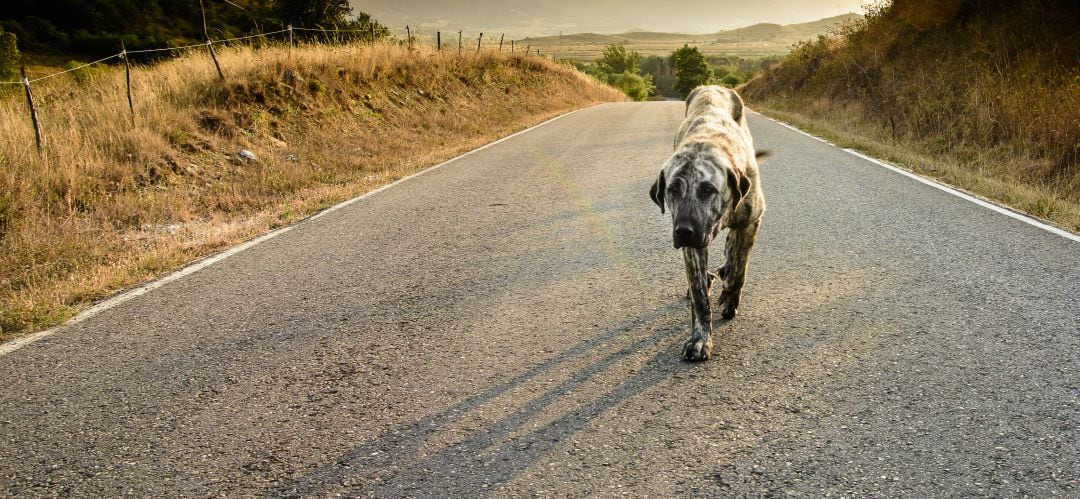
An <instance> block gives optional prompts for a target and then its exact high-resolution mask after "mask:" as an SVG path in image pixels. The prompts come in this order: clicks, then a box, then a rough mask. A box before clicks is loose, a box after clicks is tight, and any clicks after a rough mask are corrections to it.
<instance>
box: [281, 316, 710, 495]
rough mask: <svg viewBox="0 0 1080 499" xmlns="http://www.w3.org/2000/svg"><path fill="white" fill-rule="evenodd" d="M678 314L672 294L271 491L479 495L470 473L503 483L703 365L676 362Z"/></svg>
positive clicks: (681, 319) (682, 327) (680, 333)
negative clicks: (556, 413)
mask: <svg viewBox="0 0 1080 499" xmlns="http://www.w3.org/2000/svg"><path fill="white" fill-rule="evenodd" d="M685 312H686V303H685V302H684V301H683V300H681V299H678V298H674V299H672V300H670V302H669V303H668V304H667V305H665V306H662V307H660V308H658V309H655V310H653V311H652V312H650V313H648V314H644V315H642V316H640V317H638V318H636V319H634V320H631V321H628V322H626V323H624V324H621V325H619V326H618V327H615V328H613V329H611V330H609V331H607V332H604V333H602V334H600V335H599V336H594V337H592V338H590V339H588V340H585V341H582V342H580V343H578V344H577V345H575V346H573V347H571V348H569V349H567V350H564V351H563V352H561V353H559V354H557V355H556V356H554V357H553V358H551V359H549V360H547V361H545V362H544V363H542V364H540V365H537V366H535V367H533V368H530V369H528V370H526V371H525V372H523V373H521V374H519V375H517V376H515V377H513V378H511V379H509V380H507V381H505V382H503V383H500V384H498V385H496V386H492V387H490V388H488V389H487V390H485V391H483V392H480V393H477V394H475V395H473V396H471V397H468V398H466V399H464V400H462V401H460V402H458V403H457V404H454V405H452V406H450V407H448V408H446V409H445V410H443V411H441V412H439V413H437V414H435V415H432V416H429V417H426V418H424V419H421V420H417V421H415V422H413V423H411V424H408V425H405V426H402V427H398V428H395V429H393V430H390V431H387V432H385V433H383V434H381V435H380V436H378V437H377V438H375V439H373V440H370V441H367V442H365V443H363V444H361V445H358V446H357V447H355V448H353V449H352V450H350V451H349V452H347V453H345V454H344V455H342V456H340V457H338V458H337V459H335V460H334V461H333V462H332V463H327V464H324V465H323V466H321V467H319V468H317V469H315V470H313V471H311V472H309V473H307V474H306V475H304V476H301V477H299V478H296V479H294V480H292V481H290V482H288V483H286V484H285V485H283V486H281V487H279V488H277V489H276V490H272V491H269V495H273V496H278V495H285V496H311V495H327V494H328V493H344V494H346V495H350V496H352V495H374V496H401V495H416V494H417V493H421V494H422V493H423V492H422V491H428V492H430V491H439V492H438V495H446V496H451V497H454V496H472V495H476V494H477V493H478V492H479V491H480V489H479V488H478V487H479V482H477V481H476V478H475V477H480V478H479V479H482V481H483V483H484V484H487V485H488V486H491V487H494V486H498V485H499V484H503V483H506V482H508V481H510V480H511V479H513V478H514V477H515V476H517V475H518V474H519V473H521V472H522V471H523V470H525V469H526V468H528V467H529V466H530V465H532V464H533V463H535V462H536V461H537V460H539V459H540V458H541V457H542V456H544V455H545V454H547V453H549V452H550V451H552V450H553V449H554V448H555V447H556V446H558V445H559V442H561V441H564V440H566V439H567V438H568V437H570V436H571V435H573V434H575V433H576V432H578V431H579V430H581V429H582V428H584V427H585V426H587V425H589V424H590V422H592V421H593V420H594V419H596V418H597V417H600V416H601V415H602V414H604V413H605V412H606V411H608V410H609V409H612V408H614V407H616V406H618V405H620V404H622V403H623V402H625V401H627V400H629V399H631V398H633V397H635V396H637V395H638V394H640V393H642V392H643V391H645V390H647V389H649V388H650V387H653V386H656V385H657V384H659V383H662V382H665V381H668V380H671V379H672V378H674V377H676V376H678V375H679V373H683V372H686V371H688V370H690V369H696V368H698V366H701V365H703V364H702V363H697V362H687V361H683V360H681V358H680V356H679V349H680V347H681V345H682V342H683V340H684V339H685V336H686V334H687V332H688V328H687V326H688V322H687V320H686V319H687V317H686V315H685ZM726 322H730V321H725V323H726ZM639 334H640V335H642V336H641V337H640V339H637V340H635V341H630V342H629V343H626V344H625V346H622V347H617V348H615V349H614V350H613V351H610V352H607V353H602V352H601V351H600V350H601V348H603V347H604V346H606V345H607V344H608V343H609V342H613V340H617V339H619V338H625V337H628V336H633V335H639ZM650 351H655V354H653V355H652V356H648V354H647V352H650ZM643 353H644V354H643ZM590 355H595V356H597V357H596V358H595V359H594V360H591V361H587V362H586V363H585V365H584V366H583V367H580V368H578V369H577V370H576V371H574V372H573V373H572V374H570V375H569V376H568V377H567V378H566V379H565V381H563V382H562V383H559V384H557V385H555V386H552V387H550V388H547V389H546V391H545V392H544V393H543V394H541V395H539V396H537V397H535V398H533V399H532V400H529V401H528V402H527V403H525V404H524V405H523V406H521V407H520V408H518V409H516V410H513V412H510V413H508V414H507V415H505V416H504V417H502V418H501V419H499V420H496V421H493V422H491V423H488V424H485V425H484V426H483V427H481V428H479V429H477V430H475V431H473V433H472V434H471V435H470V436H468V437H466V438H465V439H464V440H462V441H460V442H458V443H455V444H453V445H451V446H449V447H446V448H445V449H442V450H440V451H438V452H435V453H434V454H430V455H424V456H421V455H419V454H420V453H419V452H418V451H419V450H420V449H421V448H422V446H424V444H425V443H426V442H427V441H428V440H429V438H430V437H432V436H433V435H435V433H437V432H440V431H444V430H446V428H447V427H448V426H451V425H452V424H453V423H454V422H456V421H459V420H461V419H463V418H465V417H466V416H468V415H469V414H470V413H471V412H472V411H474V410H476V409H478V408H480V406H482V405H483V404H485V403H487V402H489V401H491V400H493V399H495V398H496V397H498V396H500V395H502V394H505V393H506V392H508V391H510V390H512V389H513V388H515V387H519V386H521V385H522V384H525V383H529V382H533V381H534V380H535V379H537V378H538V377H539V376H540V375H541V374H543V373H545V372H548V371H553V370H555V369H556V368H557V367H558V366H560V365H562V364H566V363H569V362H571V361H573V360H575V359H578V360H580V359H581V358H584V357H587V356H590ZM635 355H637V356H639V358H647V360H644V362H643V364H642V367H641V368H639V369H636V370H634V371H633V372H632V373H631V374H630V375H629V376H628V377H627V378H625V379H623V380H622V381H621V382H619V383H618V384H617V385H616V386H615V387H614V388H611V389H609V390H606V391H604V392H603V393H601V394H600V395H598V396H596V397H594V398H592V400H591V401H589V402H587V403H584V404H581V405H580V406H578V407H577V408H576V409H574V410H571V411H569V412H567V413H565V414H564V415H562V416H560V417H557V418H555V419H554V420H551V421H550V422H548V423H546V424H543V425H541V426H539V427H537V428H535V429H532V430H531V431H527V432H525V433H522V431H523V430H524V429H526V428H529V426H528V423H529V422H530V421H532V420H533V419H535V418H537V417H540V416H542V415H543V414H544V413H545V411H547V410H548V409H549V408H550V407H551V406H553V405H554V404H556V402H559V401H561V400H562V397H564V396H565V395H566V394H568V393H571V392H580V391H582V390H586V389H590V388H592V389H595V386H597V385H599V384H600V382H599V381H598V376H601V375H603V374H604V373H605V371H607V370H609V368H612V367H615V366H617V365H619V364H620V363H622V362H624V361H625V360H626V359H627V358H628V357H631V356H635ZM609 383H610V382H609ZM469 477H474V478H473V479H470V478H469ZM357 484H361V485H357Z"/></svg>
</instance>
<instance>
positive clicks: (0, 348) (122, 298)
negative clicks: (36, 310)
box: [0, 103, 603, 357]
mask: <svg viewBox="0 0 1080 499" xmlns="http://www.w3.org/2000/svg"><path fill="white" fill-rule="evenodd" d="M601 104H603V103H601ZM599 105H600V104H593V105H592V106H588V107H583V108H581V109H575V110H573V111H570V112H567V113H563V114H560V115H558V116H556V117H554V118H551V119H549V120H547V121H544V122H543V123H538V124H536V125H533V126H531V127H529V128H526V129H524V130H520V131H517V132H514V133H512V134H510V135H507V136H506V137H503V138H501V139H498V140H495V141H493V142H488V143H487V144H484V145H482V146H480V147H477V148H476V149H473V150H471V151H468V152H465V153H462V154H461V155H458V156H455V157H453V158H450V159H448V160H446V161H443V162H442V163H439V164H437V165H434V166H429V167H427V168H424V169H423V170H420V171H418V172H416V173H413V174H411V175H408V176H405V177H402V178H399V179H397V180H395V181H393V182H390V183H389V184H386V185H384V186H382V187H379V188H378V189H375V190H372V191H368V192H365V193H363V194H361V195H359V196H356V197H354V198H352V199H348V200H345V201H342V202H340V203H338V204H335V205H334V206H331V207H329V208H327V209H325V210H322V211H320V212H318V213H316V214H314V215H311V216H309V217H306V218H304V219H302V220H299V221H297V222H296V223H294V224H292V225H289V226H286V227H282V228H280V229H277V230H274V231H272V232H268V233H266V234H263V235H261V236H259V237H256V238H255V239H251V240H249V241H247V242H244V243H241V244H240V245H238V246H233V247H232V248H229V249H228V250H225V251H224V252H222V253H218V254H216V255H211V256H208V257H206V258H203V259H202V260H196V261H195V262H194V263H191V264H188V266H186V267H183V268H181V269H180V270H177V271H175V272H173V273H171V274H168V275H166V276H163V277H160V278H158V279H155V280H153V281H150V282H148V283H146V284H142V285H140V286H137V287H135V288H133V289H131V290H128V291H125V292H123V293H120V294H118V295H116V296H113V297H112V298H109V299H107V300H105V301H102V302H99V303H97V304H95V305H94V306H92V307H90V308H88V309H86V310H83V311H82V312H80V313H79V314H77V315H75V317H72V318H71V319H68V321H67V322H65V323H63V324H61V325H59V326H56V327H53V328H49V329H46V330H44V331H38V332H36V333H31V334H28V335H26V336H20V337H18V338H15V339H13V340H10V341H7V342H5V343H0V357H2V356H4V355H7V354H9V353H11V352H14V351H16V350H18V349H20V348H22V347H24V346H26V345H29V344H31V343H34V342H36V341H39V340H42V339H44V338H47V337H49V336H52V335H54V334H56V333H57V332H59V331H61V330H63V329H64V328H67V327H70V326H72V325H75V324H78V323H80V322H82V321H85V320H87V319H89V318H91V317H93V316H95V315H97V314H100V313H101V312H104V311H106V310H108V309H110V308H113V307H115V306H117V305H119V304H121V303H124V302H126V301H128V300H130V299H132V298H135V297H136V296H140V295H144V294H146V293H149V292H150V291H153V290H155V289H157V288H160V287H162V286H164V285H166V284H168V283H170V282H173V281H175V280H177V279H180V278H182V277H185V276H188V275H191V274H194V273H196V272H198V271H200V270H202V269H204V268H206V267H209V266H211V265H213V264H215V263H218V262H220V261H222V260H225V259H226V258H229V257H230V256H233V255H235V254H237V253H240V252H241V251H244V250H246V249H249V248H251V247H253V246H255V245H257V244H260V243H263V242H265V241H267V240H270V239H273V238H275V237H277V236H280V235H282V234H284V233H286V232H288V231H290V230H292V229H293V228H295V227H297V226H298V225H300V224H302V223H305V222H308V221H310V220H315V219H317V218H319V217H322V216H323V215H326V214H329V213H332V212H335V211H338V210H340V209H342V208H345V207H347V206H349V205H351V204H353V203H356V202H358V201H360V200H363V199H365V198H368V197H370V196H373V195H375V194H378V193H380V192H382V191H385V190H387V189H389V188H391V187H393V186H395V185H398V184H400V183H402V182H406V181H408V180H411V179H413V178H416V177H419V176H420V175H423V174H425V173H428V172H431V171H434V170H436V169H438V168H442V167H443V166H446V165H448V164H450V163H453V162H455V161H457V160H459V159H462V158H465V157H467V156H471V155H473V154H475V153H477V152H480V151H483V150H484V149H487V148H489V147H492V146H494V145H496V144H498V143H500V142H503V141H506V140H510V139H512V138H514V137H516V136H518V135H521V134H523V133H526V132H529V131H532V130H534V129H537V128H540V127H542V126H544V125H547V124H548V123H551V122H553V121H555V120H557V119H560V118H564V117H566V116H570V115H571V114H574V113H576V112H578V111H584V110H586V109H590V108H593V107H596V106H599Z"/></svg>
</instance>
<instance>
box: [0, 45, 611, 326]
mask: <svg viewBox="0 0 1080 499" xmlns="http://www.w3.org/2000/svg"><path fill="white" fill-rule="evenodd" d="M219 58H220V59H221V65H222V67H223V69H224V71H225V73H226V81H225V82H224V83H222V82H219V81H218V79H217V76H216V74H215V73H214V69H213V66H212V65H211V64H210V61H209V60H208V58H207V57H206V54H205V53H194V54H190V55H187V56H184V57H180V58H177V59H174V60H170V61H167V62H164V63H161V64H158V65H155V66H152V67H137V68H135V69H134V70H133V73H132V80H133V86H134V94H135V112H136V123H137V125H136V126H132V125H131V123H130V121H129V117H128V111H127V102H126V96H125V93H124V73H123V69H122V68H105V69H99V70H95V71H93V72H91V73H89V74H87V73H83V74H80V75H78V79H77V81H76V80H72V79H68V78H65V77H61V78H55V79H52V80H46V81H45V82H43V84H42V85H40V86H38V87H36V88H35V92H36V98H37V99H38V101H39V104H40V107H41V110H40V113H41V118H42V126H43V128H44V130H45V132H46V138H47V149H46V154H45V155H44V156H43V157H39V156H38V154H37V153H36V152H35V149H34V145H33V144H34V138H33V133H32V129H31V128H30V125H29V123H28V122H29V120H28V118H27V113H26V107H25V105H26V104H25V101H24V100H23V99H24V98H23V96H22V95H21V94H20V93H17V92H11V93H8V94H5V95H3V96H2V98H0V123H3V127H2V128H0V339H4V338H11V337H13V336H15V335H18V334H21V333H24V332H28V331H32V330H36V329H41V328H45V327H48V326H52V325H55V324H59V323H61V322H63V321H64V320H66V319H67V318H68V317H70V316H72V314H74V313H76V312H77V311H78V310H80V309H82V308H84V307H86V306H87V305H88V304H90V303H91V302H93V301H94V300H97V299H100V298H102V297H104V296H107V295H108V294H110V293H113V292H115V291H117V290H119V289H122V288H124V287H126V286H130V285H132V284H135V283H138V282H140V281H144V280H146V279H149V278H152V277H154V276H156V275H160V274H162V273H164V272H166V271H169V270H171V269H175V268H177V267H179V266H181V265H183V264H185V263H187V262H190V261H192V260H194V259H197V258H199V257H202V256H205V255H208V254H211V253H213V252H216V251H219V250H221V249H222V248H225V247H227V246H229V245H232V244H235V243H237V242H239V241H242V240H244V239H248V238H251V237H252V236H254V235H256V234H259V233H262V232H265V231H267V230H269V229H272V228H274V227H277V226H281V225H283V224H288V223H290V222H293V221H296V220H298V219H300V218H303V217H304V216H306V215H309V214H311V213H313V212H316V211H318V210H320V209H323V208H326V207H328V206H331V205H333V204H334V203H337V202H339V201H342V200H345V199H348V198H350V197H352V196H356V195H358V194H360V193H363V192H365V191H368V190H371V189H373V188H375V187H377V186H379V185H383V184H386V183H388V182H390V181H393V180H395V179H397V178H400V177H403V176H405V175H408V174H410V173H413V172H415V171H417V170H420V169H422V168H424V167H425V166H428V165H432V164H435V163H438V162H440V161H442V160H445V159H447V158H450V157H452V156H454V155H457V154H459V153H462V152H464V151H467V150H469V149H472V148H475V147H477V146H479V145H481V144H483V143H486V142H488V141H491V140H493V139H495V138H497V137H499V136H503V135H506V134H508V133H511V132H514V131H517V130H520V129H522V128H524V127H527V126H530V125H533V124H536V123H538V122H540V121H543V120H545V119H547V118H550V117H552V116H555V115H557V114H560V113H563V112H566V111H569V110H572V109H576V108H581V107H584V106H588V105H590V104H594V103H599V102H604V101H614V100H623V99H624V97H623V96H622V94H621V93H619V92H617V91H616V90H614V89H611V88H608V87H604V86H601V85H599V84H597V83H595V82H594V81H593V80H592V79H590V78H588V77H585V76H583V75H581V74H580V73H578V72H577V71H575V70H573V69H569V68H566V67H564V66H560V65H557V64H554V63H552V62H550V61H546V60H542V59H539V58H536V57H530V58H523V57H520V56H509V55H506V54H504V55H499V54H495V53H484V54H480V55H474V54H469V55H466V56H459V55H457V54H456V53H454V52H444V53H435V52H433V51H431V50H427V49H421V50H418V51H412V52H410V51H408V50H406V49H403V48H400V47H396V46H390V45H385V46H376V47H363V46H308V47H303V48H296V49H293V50H292V51H291V52H290V51H289V50H287V49H286V48H284V47H279V48H268V49H262V50H259V51H257V52H255V51H252V50H251V49H230V50H224V51H223V53H221V54H220V55H219ZM241 149H248V150H250V151H252V152H254V153H255V155H256V156H257V157H258V160H256V161H249V160H245V159H243V158H241V157H240V156H238V152H239V151H240V150H241ZM512 167H513V165H508V168H512Z"/></svg>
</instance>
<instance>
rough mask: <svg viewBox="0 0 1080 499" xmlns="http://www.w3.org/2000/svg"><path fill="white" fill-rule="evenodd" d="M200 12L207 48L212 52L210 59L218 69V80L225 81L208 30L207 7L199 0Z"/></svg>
mask: <svg viewBox="0 0 1080 499" xmlns="http://www.w3.org/2000/svg"><path fill="white" fill-rule="evenodd" d="M199 11H201V12H202V31H203V36H205V37H206V48H207V49H209V50H210V58H211V59H213V60H214V67H215V68H217V74H218V78H221V81H225V73H222V72H221V65H220V64H218V60H217V54H216V53H214V42H212V41H210V32H209V31H207V29H206V7H205V6H203V0H199Z"/></svg>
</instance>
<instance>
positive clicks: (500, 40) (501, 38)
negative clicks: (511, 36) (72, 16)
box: [499, 33, 506, 52]
mask: <svg viewBox="0 0 1080 499" xmlns="http://www.w3.org/2000/svg"><path fill="white" fill-rule="evenodd" d="M504 37H506V33H503V34H501V35H499V52H502V42H503V38H504Z"/></svg>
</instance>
